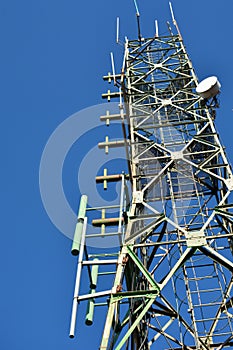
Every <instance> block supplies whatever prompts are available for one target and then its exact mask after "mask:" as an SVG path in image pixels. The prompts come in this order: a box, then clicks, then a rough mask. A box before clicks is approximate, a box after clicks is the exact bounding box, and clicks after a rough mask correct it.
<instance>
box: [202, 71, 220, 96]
mask: <svg viewBox="0 0 233 350" xmlns="http://www.w3.org/2000/svg"><path fill="white" fill-rule="evenodd" d="M220 87H221V84H220V83H219V81H218V78H217V77H215V76H212V77H208V78H206V79H204V80H202V81H201V82H200V83H199V84H198V85H197V87H196V92H197V93H198V95H200V96H201V97H203V98H206V99H209V98H212V97H215V96H216V95H217V94H218V93H219V92H220Z"/></svg>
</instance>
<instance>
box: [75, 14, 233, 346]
mask: <svg viewBox="0 0 233 350" xmlns="http://www.w3.org/2000/svg"><path fill="white" fill-rule="evenodd" d="M173 20H174V18H173ZM173 24H174V28H176V33H177V34H173V33H172V29H171V26H170V25H169V24H168V34H167V35H164V36H158V35H155V37H153V38H147V39H144V38H141V37H139V38H138V39H137V40H133V41H128V40H127V39H126V42H125V55H124V62H123V68H122V72H121V73H120V74H115V73H114V74H109V75H108V76H106V77H104V78H105V79H106V80H107V79H108V80H109V81H112V82H114V83H115V86H116V87H118V88H119V90H117V91H113V92H110V91H108V93H106V94H104V95H103V97H105V98H108V99H109V100H110V98H112V97H120V112H119V114H114V115H111V114H109V113H108V114H106V116H102V117H101V120H105V121H106V122H107V123H108V124H109V123H111V120H115V119H119V120H121V121H122V126H123V132H124V140H123V141H122V142H119V141H109V140H108V139H106V140H105V142H101V143H100V144H99V146H100V147H104V148H105V149H108V148H109V147H111V146H116V145H117V146H122V145H123V146H125V147H126V151H127V154H128V157H129V159H128V164H129V169H128V174H125V173H122V174H119V175H118V174H111V175H109V174H107V173H106V172H105V173H104V175H103V176H97V178H96V180H97V182H103V183H104V186H105V188H106V186H107V182H108V181H120V182H121V190H122V191H121V203H120V204H119V213H118V215H117V216H116V217H112V218H110V217H107V216H106V215H105V214H106V213H107V210H108V208H107V207H106V208H101V210H102V216H101V217H100V218H95V219H94V220H93V221H92V224H93V225H94V226H97V227H100V228H101V232H100V233H99V234H97V235H96V237H98V236H100V239H103V237H105V236H107V235H108V232H107V228H108V227H109V226H114V227H116V228H117V229H116V233H117V234H118V235H119V237H120V247H119V250H116V252H115V254H114V253H113V252H111V253H107V252H106V251H103V252H102V254H100V253H99V251H98V254H97V253H96V254H93V252H92V254H88V252H87V248H86V245H85V242H86V241H87V239H88V233H86V234H85V227H86V221H87V218H86V211H85V205H86V203H84V204H83V202H85V201H86V198H84V197H83V198H82V203H81V206H80V211H79V217H78V224H77V227H81V231H80V230H79V229H76V232H79V233H80V232H81V233H82V234H81V236H82V237H81V236H80V234H79V236H77V235H76V240H75V241H74V246H73V253H74V254H76V253H78V252H79V263H78V273H77V281H76V289H75V295H74V302H73V314H72V322H71V333H70V335H71V337H73V335H74V327H75V319H76V309H77V305H78V303H79V302H81V301H83V300H88V312H87V317H86V323H87V324H92V322H93V310H94V309H96V307H97V306H99V305H107V308H108V311H107V317H106V322H105V326H104V331H103V337H102V341H101V344H100V348H99V349H100V350H107V349H108V350H110V349H111V350H113V349H115V350H120V349H128V350H129V349H130V350H148V349H174V350H175V349H177V350H178V349H198V350H200V349H215V350H217V349H218V350H220V349H225V348H229V347H231V346H233V324H232V322H233V314H232V306H233V304H232V298H231V293H232V286H233V279H232V272H233V263H232V236H233V231H232V218H233V212H232V209H233V205H232V204H231V193H232V190H233V177H232V171H231V167H230V165H229V162H228V160H227V157H226V154H225V150H224V147H223V146H222V145H221V142H220V139H219V136H218V133H217V131H216V128H215V125H214V119H215V115H216V112H215V108H216V107H218V101H217V99H216V98H214V99H212V100H209V101H207V100H205V99H203V98H201V97H200V96H199V95H198V94H197V93H196V86H197V84H198V80H197V77H196V75H195V72H194V69H193V66H192V63H191V61H190V59H189V57H188V54H187V52H186V49H185V46H184V44H183V41H182V37H181V35H180V32H179V29H178V27H177V24H176V21H175V20H174V21H173ZM123 101H124V105H123ZM128 187H130V188H129V190H127V188H128ZM128 198H129V199H128ZM88 210H91V209H90V208H89V209H88ZM87 212H88V211H87ZM88 213H90V211H89V212H88ZM111 234H113V233H111ZM77 237H79V238H78V239H77ZM80 237H81V238H80ZM80 239H82V242H81V244H80V241H79V240H80ZM84 252H85V253H86V257H85V259H84V258H83V256H84V255H83V253H84ZM108 266H116V269H115V270H114V271H115V272H113V273H112V272H110V270H109V268H108ZM84 268H88V273H89V277H90V284H91V290H90V292H88V293H87V294H82V295H80V293H79V283H80V275H81V271H82V269H84ZM100 268H102V272H100ZM104 269H105V270H104ZM111 273H112V274H111ZM101 274H102V275H104V278H106V280H107V282H106V284H104V283H102V282H101V284H100V285H99V287H98V290H96V288H97V285H98V279H99V276H100V275H101ZM111 276H112V278H113V279H114V281H113V282H111V283H112V286H110V288H109V289H106V288H105V285H107V284H109V283H110V282H109V281H110V279H111ZM97 277H98V278H97ZM89 348H90V349H92V347H91V344H90V346H89V347H88V349H89Z"/></svg>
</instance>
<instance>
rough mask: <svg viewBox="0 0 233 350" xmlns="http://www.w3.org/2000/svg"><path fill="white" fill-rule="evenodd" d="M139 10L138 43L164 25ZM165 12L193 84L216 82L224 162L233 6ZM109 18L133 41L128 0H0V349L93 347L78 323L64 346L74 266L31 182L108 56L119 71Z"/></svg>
mask: <svg viewBox="0 0 233 350" xmlns="http://www.w3.org/2000/svg"><path fill="white" fill-rule="evenodd" d="M138 4H139V8H140V12H141V17H142V18H141V21H142V34H143V36H151V35H153V33H154V19H158V20H159V24H160V26H161V27H163V25H164V23H165V21H166V20H170V14H169V7H168V1H164V0H158V1H155V0H154V1H152V0H146V1H142V0H141V1H140V0H138ZM173 7H174V11H175V15H176V19H177V21H178V24H179V26H180V30H181V33H182V35H183V38H184V42H185V45H186V47H187V50H188V53H189V55H190V57H191V60H192V62H193V65H194V67H195V70H196V73H197V75H198V78H199V79H200V80H201V79H203V78H205V77H207V76H209V75H217V76H218V77H219V80H220V82H221V84H222V93H221V96H220V99H221V108H220V109H219V110H218V111H217V119H216V125H217V129H218V130H219V132H220V135H221V139H222V141H223V144H224V145H225V146H226V147H227V154H228V157H229V159H230V160H231V162H232V161H233V147H232V130H233V128H232V126H233V120H232V119H233V111H232V110H233V98H232V97H233V87H232V85H233V70H232V56H233V49H232V34H233V25H232V13H233V3H232V2H231V1H229V0H228V1H224V2H223V1H216V0H214V1H213V0H212V1H211V0H204V1H203V0H196V1H187V0H174V1H173ZM117 16H120V21H121V27H120V31H121V39H122V40H124V36H125V35H127V36H128V37H129V38H134V37H135V36H136V21H135V9H134V5H133V0H132V1H131V0H127V1H126V0H118V1H106V0H100V1H95V2H94V1H83V2H80V1H77V0H70V1H65V0H57V1H55V0H40V1H33V0H30V1H29V0H22V1H16V0H8V1H6V0H5V1H4V0H2V1H1V2H0V33H1V34H0V38H1V39H0V46H1V55H0V61H1V64H0V72H1V74H0V77H1V78H0V80H1V83H0V84H1V85H0V86H1V103H0V108H1V120H2V133H1V141H2V152H1V153H2V171H1V177H2V200H1V202H2V213H3V215H2V220H1V223H2V225H1V226H2V230H1V231H2V233H1V242H2V244H1V255H0V259H1V298H0V318H1V321H0V325H1V326H0V348H1V349H4V350H29V349H30V350H39V349H40V350H41V349H44V350H51V349H56V350H69V349H70V350H74V349H84V348H85V349H87V350H92V349H96V348H97V344H98V341H97V340H98V338H99V337H100V335H101V334H100V329H99V328H98V325H96V327H97V328H96V327H95V326H93V327H92V328H87V327H85V326H83V324H84V321H83V320H79V321H78V327H79V328H78V332H77V338H76V339H74V340H70V339H69V338H68V328H69V317H70V310H71V300H72V294H73V284H74V274H75V260H74V258H73V257H72V256H71V255H70V247H71V241H70V240H69V239H68V238H66V237H65V236H64V235H62V234H61V233H60V232H59V231H58V230H57V229H56V227H54V226H53V224H52V223H51V221H50V220H49V218H48V216H47V214H46V212H45V210H44V208H43V204H42V202H41V198H40V192H39V185H38V183H39V180H38V178H39V175H38V174H39V164H40V158H41V154H42V151H43V149H44V146H45V144H46V142H47V140H48V138H49V136H50V135H51V133H52V132H53V131H54V129H55V128H56V127H57V126H58V125H59V124H60V123H61V122H62V121H64V120H65V119H66V118H67V117H69V116H70V115H71V114H73V113H75V112H77V111H79V110H81V109H83V108H84V107H89V106H92V105H95V104H98V103H101V102H102V100H101V93H102V92H105V91H106V90H107V89H108V85H107V84H106V83H104V82H103V81H102V76H103V75H104V74H106V73H107V72H108V71H109V70H110V56H109V53H110V52H111V51H113V52H114V55H115V58H116V63H117V66H118V68H120V63H121V60H122V55H123V52H122V48H121V47H119V46H116V45H115V42H114V41H115V23H116V17H117ZM96 118H98V116H96ZM82 122H83V121H81V120H80V123H82ZM100 141H101V140H100ZM74 159H75V158H74ZM76 166H78V164H76ZM70 176H71V179H72V178H73V174H70ZM70 186H71V187H69V190H68V191H67V192H68V195H69V198H68V199H69V201H70V202H71V203H76V208H77V207H78V201H79V198H78V195H77V190H76V188H75V186H76V184H75V181H73V182H72V183H71V184H70ZM72 189H73V190H72ZM76 196H77V197H76ZM74 206H75V204H74ZM96 324H97V322H96ZM94 334H95V335H96V337H97V340H96V341H94V340H93V341H92V336H93V338H94Z"/></svg>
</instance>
